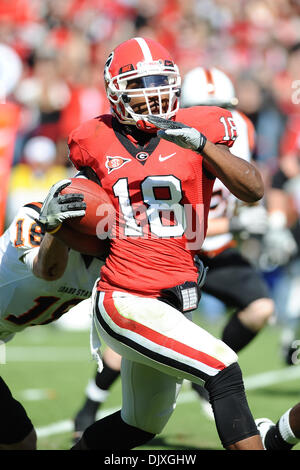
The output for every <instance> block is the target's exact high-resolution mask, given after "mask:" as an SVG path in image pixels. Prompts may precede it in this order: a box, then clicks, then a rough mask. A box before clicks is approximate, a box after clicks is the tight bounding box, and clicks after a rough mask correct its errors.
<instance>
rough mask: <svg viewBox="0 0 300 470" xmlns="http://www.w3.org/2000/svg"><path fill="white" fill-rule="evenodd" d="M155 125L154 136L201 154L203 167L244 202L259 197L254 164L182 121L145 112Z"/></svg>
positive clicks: (258, 177)
mask: <svg viewBox="0 0 300 470" xmlns="http://www.w3.org/2000/svg"><path fill="white" fill-rule="evenodd" d="M147 120H149V121H150V122H151V123H152V124H154V125H155V126H156V127H158V128H159V129H162V130H159V131H158V133H157V135H158V137H160V138H162V139H165V140H168V141H169V142H173V143H175V144H177V145H179V146H180V147H183V148H187V149H190V150H194V151H195V152H198V153H201V155H202V156H203V159H204V162H205V167H206V168H207V169H208V170H209V171H210V172H211V173H212V174H213V175H214V176H216V177H217V178H219V179H220V180H221V181H222V183H224V184H225V186H226V187H227V188H228V189H229V191H230V192H231V193H232V194H234V195H235V196H236V197H237V198H238V199H241V200H242V201H244V202H256V201H258V200H259V199H261V198H262V197H263V194H264V186H263V181H262V178H261V175H260V173H259V172H258V170H257V169H256V168H255V166H254V165H252V164H251V163H249V162H247V161H246V160H244V159H242V158H239V157H237V156H235V155H233V154H232V153H231V152H230V151H229V149H228V147H227V146H226V145H223V144H214V143H212V142H210V141H209V140H208V139H207V138H206V137H205V136H204V135H203V134H202V133H201V132H199V131H198V130H197V129H194V128H193V127H189V126H187V125H185V124H182V123H179V122H174V121H168V120H166V119H162V118H160V117H158V116H147Z"/></svg>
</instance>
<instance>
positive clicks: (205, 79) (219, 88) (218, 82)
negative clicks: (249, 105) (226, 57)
mask: <svg viewBox="0 0 300 470" xmlns="http://www.w3.org/2000/svg"><path fill="white" fill-rule="evenodd" d="M237 103H238V99H237V97H236V95H235V90H234V86H233V84H232V82H231V80H230V78H229V77H228V76H227V75H226V74H225V73H224V72H222V71H221V70H219V69H217V68H215V67H213V68H211V69H205V68H203V67H196V68H195V69H192V70H190V71H189V72H188V73H187V74H186V75H185V78H184V80H183V83H182V89H181V106H182V107H183V108H188V107H190V106H201V105H206V106H220V107H221V108H227V107H234V106H236V105H237Z"/></svg>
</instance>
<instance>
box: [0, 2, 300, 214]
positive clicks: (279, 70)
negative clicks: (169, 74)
mask: <svg viewBox="0 0 300 470" xmlns="http://www.w3.org/2000/svg"><path fill="white" fill-rule="evenodd" d="M135 36H142V37H149V38H153V39H155V40H157V41H159V42H160V43H161V44H163V45H164V46H165V47H166V48H167V49H168V50H169V51H170V52H171V54H172V55H173V58H174V60H175V62H176V63H177V65H178V66H179V69H180V71H181V75H182V77H183V79H184V76H185V74H186V73H187V72H188V71H189V70H190V69H192V68H194V67H196V66H199V65H200V66H204V67H212V66H216V67H218V68H220V69H221V70H223V71H224V72H226V73H227V74H228V75H229V77H230V78H231V79H232V81H233V83H234V85H235V88H236V93H237V97H238V99H239V103H238V106H237V108H238V109H239V110H241V111H242V112H244V113H245V114H246V115H247V116H248V117H249V118H250V119H251V120H252V122H253V124H254V126H255V129H256V134H257V135H256V138H257V140H256V148H255V153H254V158H255V160H256V162H257V164H258V165H259V166H260V169H261V171H262V174H263V176H264V178H265V183H266V187H268V184H269V181H270V179H271V177H272V175H273V174H274V173H275V172H276V170H277V169H278V167H279V166H280V162H282V161H283V162H285V163H284V165H285V167H286V169H287V172H290V173H289V174H290V175H291V176H295V175H296V176H297V174H298V172H299V174H300V167H299V159H298V157H300V112H299V110H300V105H299V103H300V0H275V1H274V0H188V1H186V0H159V1H153V0H113V1H111V0H63V1H62V0H43V1H40V0H14V1H11V0H1V2H0V45H2V46H1V47H7V46H8V47H9V48H11V49H12V50H13V51H14V52H15V53H16V54H17V59H16V60H15V59H12V60H10V61H9V64H10V66H9V67H8V68H7V67H3V66H2V63H1V54H0V77H1V75H2V78H3V75H4V76H5V77H6V80H8V82H10V83H11V84H12V87H11V89H10V90H9V93H8V94H7V96H6V97H2V98H3V99H4V98H6V100H7V101H12V102H14V103H17V104H18V105H19V107H20V109H21V114H20V123H19V126H18V130H17V139H16V144H15V150H14V155H13V167H12V171H11V178H10V190H9V198H8V205H7V223H9V222H10V221H11V220H12V218H13V216H14V214H15V212H16V210H17V208H18V207H19V206H20V205H21V204H23V203H24V202H26V200H28V201H30V200H32V199H36V198H37V195H38V194H39V195H43V191H44V192H45V194H46V193H47V190H48V188H49V186H51V184H52V183H53V182H56V181H57V180H58V179H61V178H63V177H65V176H72V174H73V173H72V171H73V170H72V168H71V167H70V165H69V162H68V152H67V136H68V134H69V132H70V131H71V130H72V129H73V128H75V127H76V126H78V125H79V124H80V123H81V122H83V121H85V120H86V119H89V118H92V117H95V116H97V115H99V114H103V113H105V112H107V111H109V108H108V101H107V99H106V95H105V91H104V85H103V68H104V64H105V61H106V58H107V56H108V54H109V53H110V52H111V50H112V49H113V48H114V47H115V46H117V45H118V44H119V43H121V42H122V41H124V40H126V39H129V38H131V37H135ZM12 75H14V77H15V78H12ZM2 94H3V93H2ZM0 96H1V89H0ZM40 199H41V196H40ZM299 199H300V197H299Z"/></svg>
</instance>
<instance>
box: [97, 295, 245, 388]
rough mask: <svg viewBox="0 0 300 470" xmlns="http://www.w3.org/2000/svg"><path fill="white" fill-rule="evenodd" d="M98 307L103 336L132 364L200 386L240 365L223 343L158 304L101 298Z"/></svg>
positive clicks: (127, 297)
mask: <svg viewBox="0 0 300 470" xmlns="http://www.w3.org/2000/svg"><path fill="white" fill-rule="evenodd" d="M95 302H96V303H95V314H96V319H95V325H96V328H97V329H98V331H99V334H100V336H102V337H103V339H104V341H106V342H107V344H108V345H109V346H110V347H111V348H112V349H114V350H115V351H116V352H118V353H119V354H120V355H122V356H123V357H125V358H127V359H129V360H131V361H134V362H139V363H141V364H144V365H146V366H150V367H154V368H156V369H157V370H159V371H161V372H164V373H166V374H169V375H172V376H174V377H177V378H181V379H187V380H191V381H192V382H196V383H199V384H201V385H202V384H203V382H204V381H206V380H207V379H208V378H209V377H211V376H214V375H216V374H217V373H218V372H219V371H220V370H223V369H224V368H225V367H227V366H228V365H230V364H232V363H233V362H235V361H236V360H237V356H236V354H235V353H234V352H233V351H232V350H231V349H230V348H229V347H228V346H227V345H226V344H225V343H223V342H222V341H221V340H219V339H217V338H215V337H214V336H212V335H211V334H210V333H208V332H207V331H205V330H204V329H203V328H201V327H199V326H198V325H196V324H195V323H193V322H192V321H191V320H190V319H188V318H186V316H185V315H183V314H182V313H181V312H179V311H178V310H176V309H175V308H173V307H171V306H170V305H168V304H166V303H164V302H161V301H160V300H158V299H154V298H146V297H138V296H135V295H131V294H127V293H124V292H113V293H104V292H99V293H98V294H97V296H96V298H95Z"/></svg>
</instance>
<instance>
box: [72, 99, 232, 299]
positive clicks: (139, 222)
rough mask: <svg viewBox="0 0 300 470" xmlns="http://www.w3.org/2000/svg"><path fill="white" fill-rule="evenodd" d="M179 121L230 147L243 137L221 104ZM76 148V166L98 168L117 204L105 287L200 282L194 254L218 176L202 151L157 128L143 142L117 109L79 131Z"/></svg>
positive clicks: (140, 290) (151, 289) (146, 289)
mask: <svg viewBox="0 0 300 470" xmlns="http://www.w3.org/2000/svg"><path fill="white" fill-rule="evenodd" d="M177 121H179V122H183V123H185V124H187V125H189V126H192V127H194V128H196V129H198V130H200V131H201V132H203V134H204V135H205V136H206V137H207V138H208V139H209V140H210V141H211V142H214V143H221V144H226V145H227V146H228V147H231V145H232V144H233V142H234V139H235V137H236V135H235V126H234V123H233V120H232V115H231V113H230V112H229V111H227V110H224V109H221V108H217V107H211V106H209V107H206V106H199V107H193V108H186V109H181V110H179V111H178V113H177ZM123 128H124V126H123ZM69 148H70V159H71V161H72V162H73V164H74V165H75V167H76V168H77V169H78V170H80V169H81V168H82V167H84V166H89V167H91V168H92V169H93V170H94V171H95V172H96V174H97V175H98V177H99V179H100V181H101V184H102V186H103V188H104V189H105V190H106V191H107V193H108V194H109V196H110V197H111V199H112V201H113V203H114V206H115V208H116V214H117V222H116V226H115V227H114V230H113V237H112V240H111V250H110V254H109V256H108V258H107V260H106V263H105V266H103V268H102V270H101V280H100V281H99V283H98V289H99V290H106V291H107V290H119V291H126V292H131V293H133V294H137V295H144V296H148V297H149V296H150V297H157V296H159V292H160V290H161V289H164V288H168V287H173V286H175V285H178V284H182V283H184V282H185V281H194V282H196V281H197V269H196V268H195V266H194V261H193V258H194V255H195V253H196V252H198V251H199V249H200V248H201V245H202V243H203V240H204V237H205V233H206V227H207V214H208V210H209V206H210V198H211V192H212V187H213V183H214V179H215V178H214V176H213V175H212V174H211V173H209V171H207V170H206V169H205V163H204V161H203V158H202V156H201V155H199V154H197V153H196V152H193V151H191V150H187V149H183V148H182V147H179V146H178V145H175V144H173V143H170V142H168V141H165V140H164V139H159V138H158V137H157V136H156V134H154V135H153V136H152V137H151V139H150V141H149V142H148V143H147V145H145V146H144V147H141V146H139V145H137V144H136V143H135V142H133V141H132V139H130V138H128V137H127V136H125V135H124V134H123V133H122V126H121V125H120V124H119V123H118V121H117V120H116V119H115V118H113V117H112V116H111V115H103V116H100V117H97V118H95V119H93V120H90V121H87V122H86V123H84V124H82V125H81V126H80V127H79V128H77V129H75V130H74V131H73V132H72V133H71V135H70V138H69Z"/></svg>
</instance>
